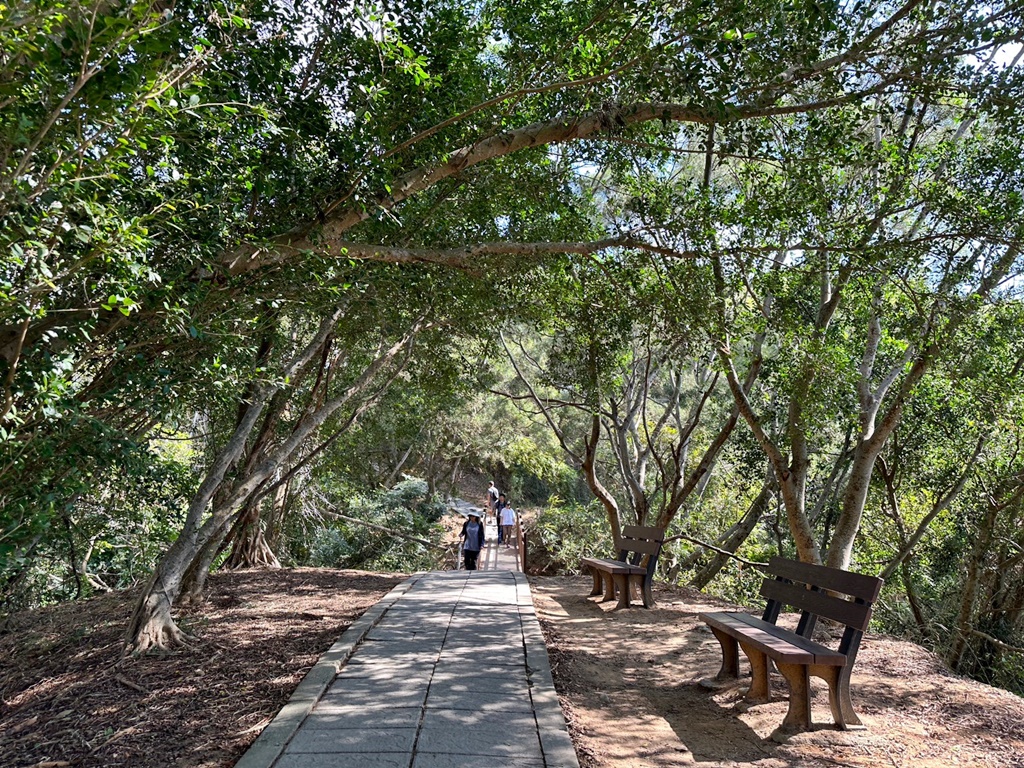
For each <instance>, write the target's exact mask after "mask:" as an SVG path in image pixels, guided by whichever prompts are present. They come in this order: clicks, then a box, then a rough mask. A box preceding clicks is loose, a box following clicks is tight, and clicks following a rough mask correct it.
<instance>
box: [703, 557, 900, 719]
mask: <svg viewBox="0 0 1024 768" xmlns="http://www.w3.org/2000/svg"><path fill="white" fill-rule="evenodd" d="M768 571H769V573H770V574H774V578H765V580H764V581H763V582H762V583H761V596H762V597H764V598H766V599H767V600H768V604H767V606H766V607H765V610H764V615H763V616H762V617H761V618H760V619H758V618H756V617H754V616H751V615H749V614H746V613H702V614H700V619H701V621H704V622H705V623H707V624H708V626H709V627H710V628H711V631H712V632H713V633H714V635H715V637H717V638H718V642H719V643H721V645H722V669H721V670H720V671H719V673H718V677H717V678H716V679H717V680H728V679H735V678H737V677H738V675H739V669H738V661H739V654H738V653H737V645H738V646H739V647H740V648H742V649H743V653H744V654H745V655H746V657H747V659H748V660H749V661H750V670H751V676H752V680H751V683H750V690H749V691H747V694H746V698H747V700H749V701H752V702H766V701H768V699H769V689H768V671H769V659H771V661H773V662H775V665H776V667H778V670H779V672H781V673H782V676H783V677H785V678H786V682H787V684H788V685H789V711H788V712H787V713H786V717H785V719H784V720H783V721H782V726H781V728H780V730H781V731H783V732H795V731H809V730H811V702H810V691H809V678H810V676H811V675H813V676H815V677H820V678H821V679H823V680H824V681H825V682H826V683H828V697H829V705H830V706H831V708H832V716H833V717H834V718H835V721H836V725H837V726H838V727H839V728H840V729H841V730H844V731H845V730H849V729H850V728H851V727H853V726H861V725H862V724H861V721H860V718H858V717H857V715H856V713H855V712H854V711H853V702H852V701H851V699H850V673H851V671H852V670H853V662H854V660H855V659H856V658H857V649H858V648H859V647H860V641H861V637H862V636H863V635H864V630H865V629H867V626H868V622H869V621H870V619H871V606H872V604H873V603H874V601H875V600H876V598H877V597H878V593H879V591H880V590H881V589H882V580H881V579H878V578H875V577H874V576H864V575H862V574H858V573H849V572H847V571H842V570H839V569H838V568H828V567H825V566H822V565H811V564H809V563H799V562H796V561H793V560H786V559H784V558H781V557H773V558H772V559H771V561H770V562H769V564H768ZM839 595H848V596H849V597H850V598H852V600H848V599H845V598H843V597H840V596H839ZM786 605H788V606H792V607H794V608H796V609H798V610H799V611H801V614H800V622H799V624H798V625H797V628H796V631H795V632H793V631H790V630H788V629H784V628H783V627H779V626H776V621H777V620H778V618H779V613H780V611H781V610H782V607H783V606H786ZM819 617H821V618H825V619H831V620H832V621H836V622H839V623H841V624H845V625H846V629H845V630H844V632H843V636H842V639H841V640H840V642H839V648H838V649H836V650H832V649H830V648H827V647H826V646H824V645H820V644H819V643H816V642H814V641H812V640H811V639H810V637H811V633H812V632H813V631H814V626H815V623H816V622H817V620H818V618H819Z"/></svg>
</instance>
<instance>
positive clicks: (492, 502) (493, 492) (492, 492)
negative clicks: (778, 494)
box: [487, 480, 501, 522]
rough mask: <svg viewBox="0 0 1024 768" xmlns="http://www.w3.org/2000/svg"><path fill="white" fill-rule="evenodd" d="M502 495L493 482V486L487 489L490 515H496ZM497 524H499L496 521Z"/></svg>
mask: <svg viewBox="0 0 1024 768" xmlns="http://www.w3.org/2000/svg"><path fill="white" fill-rule="evenodd" d="M500 495H501V494H499V493H498V486H496V485H495V484H494V481H493V480H491V484H490V485H489V486H488V487H487V513H488V514H490V515H493V514H495V512H496V508H497V505H498V497H499V496H500ZM495 522H498V521H497V520H495Z"/></svg>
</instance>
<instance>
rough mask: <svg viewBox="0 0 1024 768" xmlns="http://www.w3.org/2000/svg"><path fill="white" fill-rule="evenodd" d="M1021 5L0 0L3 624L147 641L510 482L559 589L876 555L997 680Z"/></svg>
mask: <svg viewBox="0 0 1024 768" xmlns="http://www.w3.org/2000/svg"><path fill="white" fill-rule="evenodd" d="M1021 16H1022V5H1021V4H1020V3H1018V2H1012V1H1007V2H997V3H985V4H981V3H972V4H968V5H967V6H964V5H963V4H956V5H954V4H949V3H946V2H938V1H937V0H911V1H910V2H905V3H900V2H896V3H892V2H871V1H866V2H864V1H860V0H858V2H850V3H833V2H828V1H825V2H800V1H799V0H798V1H797V2H774V1H767V0H759V1H756V2H745V3H729V2H718V3H713V2H682V3H676V2H640V1H635V2H628V1H622V0H600V1H595V2H572V3H563V2H556V1H555V0H521V1H517V2H514V3H513V2H489V1H487V0H482V1H480V2H466V1H464V0H463V1H460V0H431V1H430V2H426V1H424V0H411V1H410V2H402V3H383V4H377V3H373V2H366V3H363V2H349V1H348V0H337V1H332V0H320V1H319V2H301V1H298V2H292V3H278V2H274V3H270V2H261V1H260V0H255V1H254V2H242V3H238V4H231V3H220V2H187V1H186V2H166V1H161V2H155V3H148V2H130V1H128V0H121V1H118V0H115V1H114V2H109V1H107V0H86V1H84V2H64V1H62V0H53V1H50V2H26V1H25V0H13V2H10V3H6V4H2V5H0V241H2V245H3V254H4V255H3V263H2V265H0V382H2V388H3V389H2V391H3V396H2V398H0V508H2V511H0V595H2V600H3V605H2V611H3V612H5V613H6V612H10V611H14V610H19V609H23V608H30V607H33V606H38V605H42V604H45V603H50V602H54V601H64V600H75V599H80V598H83V597H86V596H89V595H91V594H94V593H96V592H98V591H105V590H110V589H116V588H123V587H128V586H137V587H139V595H140V597H139V599H138V603H137V605H136V608H135V611H134V614H133V616H132V617H131V618H130V620H128V617H126V626H125V642H126V650H127V651H134V652H136V653H141V652H145V651H149V650H161V649H167V648H171V647H173V646H174V645H176V644H178V643H181V642H183V641H185V639H186V638H185V637H184V635H183V633H182V632H181V630H180V629H179V628H178V627H177V625H176V624H175V621H174V611H175V609H176V608H177V607H179V606H180V605H182V604H183V603H185V602H187V601H190V600H195V599H200V598H201V597H202V594H203V590H204V586H205V580H206V577H207V574H208V573H209V572H210V570H211V569H214V568H220V567H225V568H237V567H271V568H272V567H276V566H279V565H281V564H316V565H326V566H344V567H361V568H374V569H381V570H386V569H394V570H409V569H413V568H418V567H430V566H431V565H434V564H436V563H437V562H439V560H438V558H441V557H443V556H444V555H443V547H441V546H440V544H439V542H440V540H441V536H442V533H441V531H440V528H439V526H438V525H437V524H436V523H437V520H438V519H439V517H440V515H441V513H442V511H443V509H444V504H443V498H444V496H445V495H446V494H447V493H449V492H451V491H452V490H453V489H462V490H463V491H465V489H467V488H468V489H473V488H475V485H474V483H475V484H477V485H479V489H478V490H479V492H480V493H482V491H483V488H484V485H485V484H486V480H487V479H489V478H488V475H489V476H491V477H493V478H494V479H496V480H498V482H499V485H501V486H502V487H503V488H505V489H507V490H508V491H509V492H510V494H511V496H512V499H513V502H514V503H516V504H519V505H520V506H522V505H523V504H524V503H525V504H528V505H530V504H532V505H535V506H537V507H540V508H542V511H541V512H540V513H539V515H538V517H537V520H536V521H535V523H534V535H535V536H536V537H537V539H538V540H539V541H541V542H542V543H543V544H544V546H545V547H546V548H547V550H548V551H549V553H550V555H551V556H552V558H553V563H552V567H553V568H560V569H565V570H569V571H571V570H573V569H574V568H576V567H578V558H579V556H580V555H581V554H584V553H590V552H593V551H596V550H600V549H608V548H610V542H611V541H612V540H614V538H615V537H616V536H617V534H618V531H619V528H620V527H621V526H622V525H625V524H631V523H642V524H652V525H659V526H663V527H666V528H667V529H668V531H669V536H670V537H673V538H674V541H673V542H672V543H671V545H670V549H669V554H668V556H666V557H665V558H663V561H662V562H661V563H660V564H659V568H660V569H661V572H660V573H659V578H661V579H665V580H670V581H679V582H684V583H691V584H695V585H697V586H700V587H708V588H710V589H712V590H714V591H716V592H718V593H719V594H723V595H726V596H729V597H732V598H735V599H742V598H744V597H748V596H749V595H750V590H751V589H752V588H753V585H754V584H755V583H756V579H752V578H750V576H751V574H752V569H749V568H743V567H740V566H742V565H743V564H744V563H745V562H755V561H762V560H765V559H767V557H769V556H770V555H771V554H774V553H775V552H781V553H783V554H785V555H789V556H795V557H799V558H801V559H803V560H807V561H814V562H825V563H828V564H830V565H833V566H836V567H842V568H850V569H853V570H857V571H862V572H866V573H872V574H880V575H882V576H883V577H884V578H885V579H886V581H887V587H886V590H885V593H884V596H883V600H882V601H881V604H880V605H879V607H878V609H877V610H876V619H875V621H876V623H877V624H878V626H879V627H880V628H881V629H884V630H886V631H889V632H892V633H895V634H899V635H902V636H905V637H909V638H912V639H915V640H918V641H919V642H922V643H923V644H925V645H927V646H929V647H931V648H934V649H935V650H937V651H939V652H940V653H941V654H942V655H943V656H944V657H945V658H946V659H947V661H948V662H949V663H950V665H951V666H952V667H953V668H954V669H956V670H957V671H960V672H963V673H966V674H971V675H974V676H976V677H978V678H979V679H982V680H986V681H989V682H993V683H996V684H998V685H1002V686H1005V687H1009V688H1012V689H1015V690H1017V691H1018V692H1020V691H1021V690H1022V683H1021V680H1024V655H1022V646H1024V615H1022V614H1024V524H1022V523H1024V519H1022V518H1024V507H1022V496H1024V463H1022V462H1024V456H1022V455H1021V450H1020V448H1021V438H1022V429H1024V400H1022V397H1021V392H1020V390H1021V387H1020V384H1021V379H1022V366H1024V323H1022V322H1021V320H1022V309H1024V305H1022V304H1021V295H1020V293H1021V269H1022V267H1024V259H1022V257H1021V253H1020V245H1021V238H1022V227H1024V224H1022V222H1024V216H1022V207H1024V196H1022V186H1024V176H1022V136H1024V131H1022V126H1021V121H1022V119H1024V117H1022V115H1021V111H1020V109H1019V104H1020V103H1021V101H1022V97H1024V67H1022V66H1021V56H1022V53H1021V52H1022V48H1021V39H1022V37H1024V24H1022V18H1021ZM374 526H378V527H374ZM381 528H383V529H384V530H381ZM396 532H401V533H403V534H406V535H405V536H397V535H395V534H396ZM730 553H731V554H734V555H736V557H733V558H730V556H729V555H730Z"/></svg>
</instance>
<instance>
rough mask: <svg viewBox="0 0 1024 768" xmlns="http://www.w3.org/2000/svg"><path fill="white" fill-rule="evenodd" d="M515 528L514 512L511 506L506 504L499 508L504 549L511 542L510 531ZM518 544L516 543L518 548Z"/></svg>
mask: <svg viewBox="0 0 1024 768" xmlns="http://www.w3.org/2000/svg"><path fill="white" fill-rule="evenodd" d="M515 527H516V511H515V510H514V509H512V505H511V504H506V505H505V506H504V507H502V508H501V530H502V533H503V534H504V535H503V536H502V539H504V541H505V549H508V548H509V547H510V546H511V545H510V544H509V542H510V541H512V529H513V528H515ZM518 544H519V542H516V545H517V546H518Z"/></svg>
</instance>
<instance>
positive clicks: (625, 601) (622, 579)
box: [612, 573, 630, 609]
mask: <svg viewBox="0 0 1024 768" xmlns="http://www.w3.org/2000/svg"><path fill="white" fill-rule="evenodd" d="M612 580H613V581H614V583H615V588H616V589H618V591H619V604H618V605H616V606H615V608H616V609H619V608H629V592H630V583H629V576H628V575H627V574H625V573H617V574H615V575H614V576H613V577H612Z"/></svg>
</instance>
